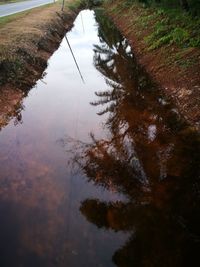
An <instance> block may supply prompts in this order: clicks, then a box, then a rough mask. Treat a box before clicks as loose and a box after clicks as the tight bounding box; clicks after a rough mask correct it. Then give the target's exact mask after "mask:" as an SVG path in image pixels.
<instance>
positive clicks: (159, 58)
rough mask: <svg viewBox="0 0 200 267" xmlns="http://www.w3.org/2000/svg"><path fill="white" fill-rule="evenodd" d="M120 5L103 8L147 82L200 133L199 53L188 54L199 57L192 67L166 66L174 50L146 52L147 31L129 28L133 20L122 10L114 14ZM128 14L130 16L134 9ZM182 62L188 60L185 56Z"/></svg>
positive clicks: (196, 50) (193, 51) (165, 49)
mask: <svg viewBox="0 0 200 267" xmlns="http://www.w3.org/2000/svg"><path fill="white" fill-rule="evenodd" d="M119 2H121V1H117V3H110V4H106V13H107V15H108V16H109V17H110V18H111V20H112V21H113V22H114V24H115V25H116V27H117V28H118V29H119V30H120V31H121V33H122V34H123V35H124V36H125V37H126V38H127V40H128V41H129V44H130V46H131V48H132V49H133V52H134V54H135V56H136V58H137V60H138V63H139V64H140V65H141V66H142V67H144V69H145V70H146V71H147V73H148V74H149V76H150V78H151V79H152V80H154V81H155V83H156V84H157V85H158V86H159V87H160V88H161V90H162V91H163V92H164V94H165V95H166V96H167V97H169V99H171V100H172V102H173V103H174V104H175V106H176V107H177V109H178V110H179V112H180V114H181V116H183V118H184V119H185V121H186V122H187V123H188V124H189V125H190V126H191V127H194V128H195V130H197V131H200V108H199V106H200V51H199V50H198V49H193V50H192V51H191V53H194V54H195V53H196V55H197V56H198V57H199V58H197V60H198V62H197V64H196V65H195V66H191V67H188V68H186V69H184V68H183V69H181V68H180V67H178V66H176V64H175V62H173V61H172V62H171V64H165V62H166V58H165V57H167V56H168V53H170V50H172V52H171V55H173V52H174V50H175V49H176V48H175V47H174V46H173V47H170V46H167V47H162V48H161V49H156V50H154V51H147V45H145V43H144V38H145V36H146V35H147V32H146V30H144V29H138V27H137V25H131V26H130V20H131V19H132V17H130V14H129V13H128V12H129V11H128V9H127V8H123V9H121V10H120V13H118V12H117V11H116V10H117V8H116V7H117V5H118V4H119ZM142 9H143V8H140V12H141V13H142V12H144V11H145V9H143V10H144V11H143V10H142ZM131 12H132V13H131V15H133V12H134V8H133V9H132V10H131ZM140 15H141V14H140ZM140 15H138V17H137V14H135V17H136V18H137V19H138V18H140V17H139V16H140ZM138 32H139V34H138ZM175 52H177V51H175ZM175 52H174V54H175ZM171 55H170V56H171ZM185 58H186V60H187V55H186V57H185Z"/></svg>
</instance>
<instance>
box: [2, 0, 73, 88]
mask: <svg viewBox="0 0 200 267" xmlns="http://www.w3.org/2000/svg"><path fill="white" fill-rule="evenodd" d="M72 1H73V0H69V1H68V4H70V3H71V2H72ZM75 2H76V1H73V3H75ZM75 16H76V14H75V13H73V12H72V11H71V10H69V9H68V8H67V5H66V7H65V10H64V12H61V3H60V2H57V3H55V4H51V5H46V6H43V7H39V8H35V9H32V10H30V11H26V12H23V13H20V14H17V15H14V16H11V17H8V18H5V19H3V20H1V19H0V40H1V42H0V89H1V88H2V86H5V85H6V84H8V83H9V84H11V85H15V86H16V87H17V88H20V89H26V88H28V87H30V86H31V85H33V84H34V82H35V80H36V79H38V78H39V77H40V76H41V74H42V72H43V71H44V69H45V68H46V64H47V60H48V58H49V57H50V55H51V54H52V53H53V52H54V50H55V49H56V48H57V47H58V45H59V43H60V41H61V39H62V38H63V35H64V33H65V31H66V30H67V29H68V28H69V27H71V25H72V23H73V20H74V18H75Z"/></svg>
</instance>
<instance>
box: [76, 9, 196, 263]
mask: <svg viewBox="0 0 200 267" xmlns="http://www.w3.org/2000/svg"><path fill="white" fill-rule="evenodd" d="M96 18H97V21H98V22H99V27H100V28H99V36H100V40H101V42H102V45H101V46H98V47H97V46H95V48H94V52H95V56H94V64H95V66H96V67H97V69H98V70H99V71H100V72H101V73H102V74H103V75H104V77H105V79H106V81H107V84H108V86H109V89H108V90H107V91H103V92H97V93H96V95H97V96H98V98H99V99H98V100H97V101H96V102H93V103H92V104H93V105H96V106H102V105H103V106H104V105H106V108H104V109H103V111H101V112H99V115H101V114H105V113H107V116H108V117H107V122H106V126H107V127H108V129H109V130H110V138H107V139H106V140H105V139H102V140H96V139H95V137H94V136H92V143H91V145H89V146H88V145H87V146H86V148H85V150H84V151H83V152H82V155H80V156H79V158H78V163H79V164H80V166H81V167H82V169H83V170H84V172H85V174H86V175H87V177H88V180H89V181H93V182H94V183H95V184H96V185H101V186H103V187H105V188H107V189H108V190H114V191H117V192H120V193H123V194H125V195H126V196H127V199H128V200H127V202H121V201H120V202H102V201H100V200H98V199H87V200H85V201H84V202H82V205H81V208H80V210H81V212H82V213H83V214H84V216H85V217H86V218H87V220H88V221H90V222H92V223H94V224H96V225H97V226H98V227H99V228H102V227H103V228H106V229H112V230H114V231H128V232H130V233H131V236H130V238H129V240H128V241H127V243H126V244H125V245H124V246H123V247H122V248H121V249H119V250H118V251H117V252H116V253H115V254H114V256H113V261H114V262H115V264H116V265H117V266H120V267H121V266H123V267H124V266H152V267H153V266H191V265H194V262H195V261H196V262H198V263H199V262H200V261H199V259H198V253H197V251H198V249H199V248H200V234H199V222H200V215H199V214H200V203H199V202H200V201H199V163H200V159H199V152H200V143H199V136H198V135H197V134H195V133H191V132H190V131H188V130H187V128H186V127H185V125H184V123H182V122H181V121H180V120H179V118H178V115H177V114H176V112H174V110H173V109H172V107H171V105H170V104H169V103H168V102H166V100H165V99H163V97H162V96H161V95H160V93H159V91H158V90H157V89H156V87H155V86H154V85H152V83H151V82H149V79H148V77H147V75H146V74H145V72H144V71H143V70H142V69H141V68H140V67H139V66H138V65H137V64H136V62H135V59H134V57H133V55H132V53H131V51H130V49H129V46H128V44H127V42H126V40H124V38H123V37H121V36H120V35H119V34H117V35H116V36H117V37H115V38H113V37H112V39H111V40H109V36H110V35H108V34H107V32H106V30H105V29H104V24H107V23H108V22H106V21H105V19H104V17H103V16H102V15H101V16H100V14H97V15H96ZM106 27H107V26H106ZM106 27H105V28H106ZM108 32H109V31H108ZM113 32H115V31H113ZM105 42H106V43H105ZM76 160H77V158H76Z"/></svg>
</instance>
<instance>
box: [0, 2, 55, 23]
mask: <svg viewBox="0 0 200 267" xmlns="http://www.w3.org/2000/svg"><path fill="white" fill-rule="evenodd" d="M52 4H53V3H52ZM52 4H46V5H44V6H39V7H35V8H32V9H29V10H25V11H22V12H19V13H16V14H13V15H8V16H5V17H1V18H0V27H2V26H4V25H5V24H7V23H9V22H12V21H14V20H16V19H21V18H23V17H25V16H28V15H30V14H31V12H32V11H33V10H38V11H39V10H41V9H44V8H46V7H49V6H51V5H52Z"/></svg>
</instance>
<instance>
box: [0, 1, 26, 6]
mask: <svg viewBox="0 0 200 267" xmlns="http://www.w3.org/2000/svg"><path fill="white" fill-rule="evenodd" d="M23 1H26V0H7V1H5V0H0V5H5V4H10V3H17V2H23Z"/></svg>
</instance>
